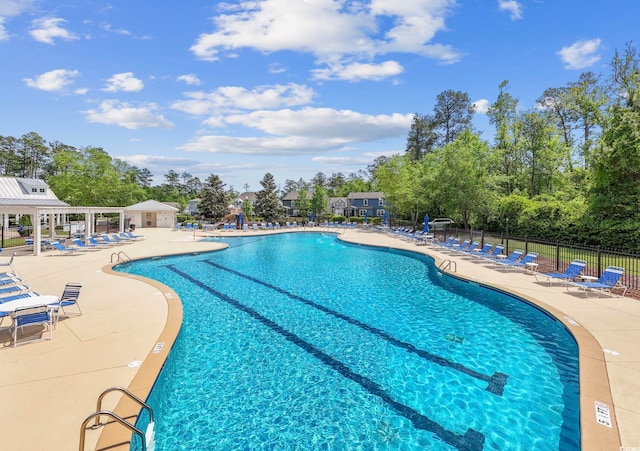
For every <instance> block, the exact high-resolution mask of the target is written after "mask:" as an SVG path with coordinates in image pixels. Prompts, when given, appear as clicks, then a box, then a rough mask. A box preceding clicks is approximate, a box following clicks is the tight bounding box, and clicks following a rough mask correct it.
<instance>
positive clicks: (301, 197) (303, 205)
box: [295, 189, 310, 216]
mask: <svg viewBox="0 0 640 451" xmlns="http://www.w3.org/2000/svg"><path fill="white" fill-rule="evenodd" d="M308 196H309V192H308V191H307V190H306V189H301V190H300V191H298V198H297V199H296V201H295V202H296V203H295V205H296V208H297V209H298V211H299V212H300V216H307V213H309V206H310V203H309V198H308Z"/></svg>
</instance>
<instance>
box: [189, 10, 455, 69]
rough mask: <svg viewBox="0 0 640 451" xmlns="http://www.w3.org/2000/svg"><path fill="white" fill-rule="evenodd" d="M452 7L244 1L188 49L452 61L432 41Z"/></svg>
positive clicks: (202, 54) (204, 55) (451, 54)
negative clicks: (396, 55)
mask: <svg viewBox="0 0 640 451" xmlns="http://www.w3.org/2000/svg"><path fill="white" fill-rule="evenodd" d="M455 4H456V2H455V0H404V1H402V2H398V1H396V0H371V1H370V2H369V3H367V4H365V3H356V2H349V4H346V3H345V2H338V1H305V2H300V1H299V2H290V1H284V0H258V1H252V2H243V3H240V5H239V6H237V7H235V8H225V9H224V10H223V11H222V13H221V14H220V15H218V16H216V17H214V18H213V23H214V26H215V30H214V31H213V32H211V33H202V34H201V35H200V36H199V37H198V39H197V40H196V42H195V43H194V44H193V45H192V46H191V49H190V50H191V51H192V52H193V53H194V54H195V55H196V56H197V57H198V58H200V59H204V60H210V61H213V60H217V59H219V58H220V56H221V53H222V52H233V51H235V50H237V49H240V48H252V49H255V50H258V51H262V52H276V51H280V50H291V51H298V52H306V53H310V54H313V55H315V56H316V58H317V60H318V63H320V64H323V63H327V62H334V63H335V62H338V61H342V60H344V59H345V58H346V59H351V60H353V59H357V60H360V61H366V62H369V61H371V59H372V58H374V57H375V56H377V55H383V54H387V53H389V52H403V53H414V54H419V55H423V56H427V57H430V58H435V59H438V60H440V61H442V62H447V63H450V62H454V61H457V60H458V59H459V58H460V55H459V54H458V53H457V52H456V51H455V50H453V49H452V48H451V47H449V46H446V45H440V44H434V43H432V42H431V41H432V40H433V39H434V37H435V35H436V33H437V32H438V31H441V30H445V29H446V26H445V19H446V18H447V16H448V15H449V14H450V10H451V9H452V8H453V7H454V6H455ZM352 62H353V61H352Z"/></svg>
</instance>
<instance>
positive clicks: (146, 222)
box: [124, 200, 179, 228]
mask: <svg viewBox="0 0 640 451" xmlns="http://www.w3.org/2000/svg"><path fill="white" fill-rule="evenodd" d="M124 211H125V213H126V215H127V219H128V220H129V224H135V226H136V227H158V228H173V227H175V225H176V217H177V214H178V211H179V209H178V208H176V207H172V206H171V205H167V204H165V203H162V202H158V201H157V200H145V201H144V202H139V203H137V204H134V205H129V206H128V207H125V208H124Z"/></svg>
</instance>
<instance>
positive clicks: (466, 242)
mask: <svg viewBox="0 0 640 451" xmlns="http://www.w3.org/2000/svg"><path fill="white" fill-rule="evenodd" d="M470 245H471V240H464V241H463V242H462V243H460V242H459V241H458V243H456V244H452V245H450V246H447V247H446V248H445V249H447V250H451V251H461V250H462V249H466V248H467V247H469V246H470Z"/></svg>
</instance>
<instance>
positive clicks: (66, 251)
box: [51, 241, 80, 255]
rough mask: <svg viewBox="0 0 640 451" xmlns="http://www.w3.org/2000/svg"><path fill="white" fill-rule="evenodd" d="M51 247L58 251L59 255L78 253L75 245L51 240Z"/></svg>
mask: <svg viewBox="0 0 640 451" xmlns="http://www.w3.org/2000/svg"><path fill="white" fill-rule="evenodd" d="M51 245H52V246H53V248H54V249H55V250H57V251H59V252H60V255H79V254H80V249H79V248H77V247H67V246H65V245H64V244H62V243H60V242H58V241H52V242H51Z"/></svg>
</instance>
